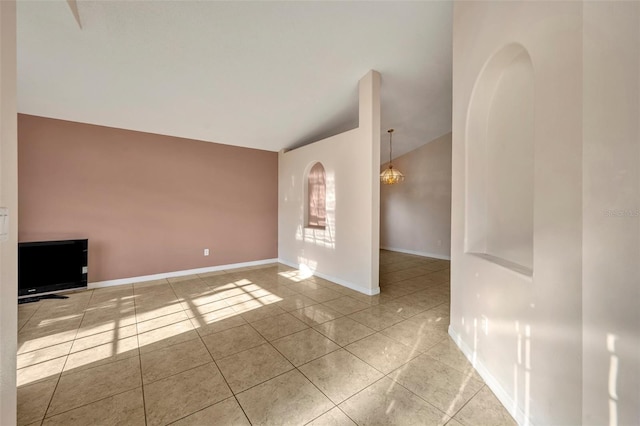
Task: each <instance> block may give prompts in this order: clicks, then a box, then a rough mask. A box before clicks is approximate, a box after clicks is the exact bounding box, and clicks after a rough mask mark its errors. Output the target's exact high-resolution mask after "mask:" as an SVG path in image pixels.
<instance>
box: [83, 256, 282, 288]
mask: <svg viewBox="0 0 640 426" xmlns="http://www.w3.org/2000/svg"><path fill="white" fill-rule="evenodd" d="M276 262H278V259H264V260H254V261H252V262H242V263H232V264H229V265H218V266H208V267H206V268H197V269H185V270H183V271H173V272H163V273H161V274H153V275H142V276H139V277H131V278H120V279H117V280H107V281H96V282H92V283H89V285H88V286H87V287H88V288H89V289H94V288H102V287H112V286H115V285H123V284H131V283H140V282H144V281H154V280H161V279H164V278H173V277H183V276H185V275H194V274H204V273H207V272H216V271H224V270H227V269H237V268H246V267H247V266H259V265H268V264H270V263H276Z"/></svg>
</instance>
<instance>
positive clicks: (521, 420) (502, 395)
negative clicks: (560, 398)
mask: <svg viewBox="0 0 640 426" xmlns="http://www.w3.org/2000/svg"><path fill="white" fill-rule="evenodd" d="M449 336H451V338H452V339H453V341H454V342H455V344H456V345H458V347H459V348H460V350H461V351H462V353H463V354H464V356H466V357H467V359H468V360H469V362H470V363H471V364H472V365H473V367H474V368H475V369H476V370H477V371H478V374H480V376H481V377H482V378H483V379H484V381H485V383H486V384H487V386H488V387H489V389H491V391H492V392H493V393H494V394H495V395H496V397H497V398H498V400H499V401H500V403H502V405H503V406H504V408H505V409H506V410H507V411H508V412H509V414H511V417H513V418H514V419H515V421H516V422H517V423H518V424H519V425H527V426H533V423H531V419H528V418H527V417H526V416H525V413H524V412H523V411H522V410H521V409H520V408H518V407H517V406H516V404H515V401H514V400H513V398H512V397H511V395H510V394H509V393H508V392H507V391H506V390H504V388H503V387H502V386H501V385H500V383H499V382H498V381H497V380H496V378H495V377H493V375H492V374H491V372H490V371H489V369H488V368H487V367H486V366H485V365H484V364H483V363H482V361H481V360H479V359H477V358H476V357H474V352H473V349H471V348H470V347H469V346H468V345H467V344H466V343H465V342H464V340H462V338H461V337H460V335H459V334H458V333H457V332H456V331H455V330H454V329H453V327H452V326H451V325H449Z"/></svg>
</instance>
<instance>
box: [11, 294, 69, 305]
mask: <svg viewBox="0 0 640 426" xmlns="http://www.w3.org/2000/svg"><path fill="white" fill-rule="evenodd" d="M68 298H69V296H63V295H61V294H44V295H42V296H33V297H24V298H22V299H18V305H22V304H23V303H32V302H39V301H40V300H42V299H68Z"/></svg>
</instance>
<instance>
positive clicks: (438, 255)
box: [380, 246, 451, 260]
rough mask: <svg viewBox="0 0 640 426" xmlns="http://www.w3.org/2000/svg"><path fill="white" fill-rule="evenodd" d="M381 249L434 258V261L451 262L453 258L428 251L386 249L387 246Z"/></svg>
mask: <svg viewBox="0 0 640 426" xmlns="http://www.w3.org/2000/svg"><path fill="white" fill-rule="evenodd" d="M380 249H382V250H388V251H395V252H398V253H406V254H414V255H416V256H422V257H432V258H434V259H441V260H451V256H445V255H443V254H437V253H429V252H426V251H416V250H406V249H401V248H397V247H386V246H385V247H382V246H381V247H380Z"/></svg>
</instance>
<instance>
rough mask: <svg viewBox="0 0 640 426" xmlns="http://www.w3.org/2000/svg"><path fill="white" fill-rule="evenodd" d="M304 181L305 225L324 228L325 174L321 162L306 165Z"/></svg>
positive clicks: (325, 220)
mask: <svg viewBox="0 0 640 426" xmlns="http://www.w3.org/2000/svg"><path fill="white" fill-rule="evenodd" d="M305 181H306V185H305V197H304V200H305V202H304V206H305V207H304V210H305V211H304V221H305V227H306V228H314V229H325V228H326V226H327V174H326V172H325V169H324V166H323V165H322V163H321V162H319V161H318V162H314V163H312V164H310V165H309V166H308V167H307V169H306V171H305Z"/></svg>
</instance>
